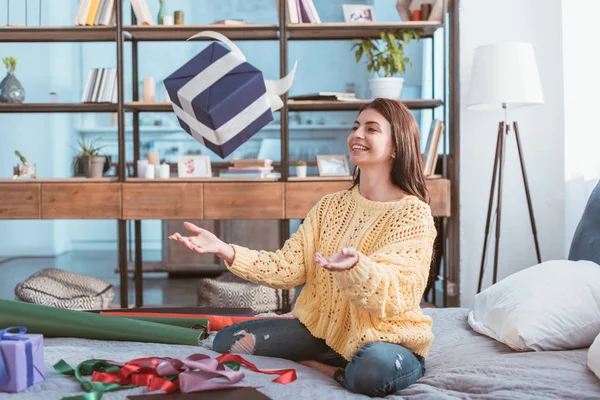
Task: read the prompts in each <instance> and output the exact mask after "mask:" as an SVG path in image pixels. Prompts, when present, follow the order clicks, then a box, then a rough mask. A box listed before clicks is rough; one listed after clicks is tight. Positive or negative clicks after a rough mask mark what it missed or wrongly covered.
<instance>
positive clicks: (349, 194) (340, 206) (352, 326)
mask: <svg viewBox="0 0 600 400" xmlns="http://www.w3.org/2000/svg"><path fill="white" fill-rule="evenodd" d="M435 236H436V230H435V227H434V223H433V218H432V216H431V211H430V208H429V206H428V205H427V204H426V203H424V202H422V201H420V200H419V199H417V198H416V197H407V198H405V199H403V200H400V201H395V202H377V201H372V200H369V199H367V198H365V197H363V196H362V195H361V194H360V192H359V190H358V186H355V187H354V188H353V189H351V190H345V191H341V192H337V193H333V194H329V195H326V196H324V197H323V198H322V199H321V200H320V201H319V203H317V204H316V205H315V206H314V207H313V208H312V210H311V211H310V212H309V213H308V215H307V217H306V219H305V220H304V222H303V223H302V225H301V226H300V228H299V229H298V230H297V231H296V233H294V234H293V235H292V236H291V237H290V238H289V239H288V240H287V241H286V243H285V244H284V246H283V247H282V248H281V249H280V250H277V251H275V252H267V251H257V250H250V249H247V248H245V247H241V246H237V245H232V246H233V248H234V250H235V260H234V262H233V264H232V265H229V264H227V263H226V265H227V267H228V268H229V270H231V271H232V272H233V273H234V274H236V275H238V276H240V277H242V278H244V279H246V280H249V281H251V282H254V283H257V284H261V285H265V286H269V287H272V288H279V289H289V288H292V287H294V286H297V285H300V284H302V283H305V286H304V288H303V289H302V292H301V294H300V296H299V298H298V300H297V302H296V304H295V306H294V310H293V311H292V314H293V315H294V316H295V317H296V318H298V319H299V320H300V321H301V322H302V323H303V324H304V325H305V326H306V327H307V328H308V330H309V331H310V332H311V334H312V335H313V336H315V337H317V338H321V339H324V340H325V342H326V343H327V344H328V345H329V346H330V347H331V348H332V349H334V350H335V351H336V352H338V353H339V354H341V355H342V356H343V357H344V358H345V359H347V360H350V359H351V358H352V356H353V355H354V354H355V353H356V351H358V349H359V348H361V347H362V346H364V345H365V344H367V343H370V342H391V343H398V344H400V345H402V346H404V347H406V348H407V349H409V350H411V351H413V352H414V353H416V354H419V355H422V356H427V354H428V352H429V349H430V347H431V343H432V341H433V334H432V332H431V325H432V321H431V318H430V317H428V316H426V315H424V314H423V313H422V312H421V308H420V306H419V304H420V301H421V298H422V295H423V292H424V290H425V285H426V284H427V278H428V275H429V264H430V261H431V256H432V249H433V241H434V239H435ZM343 247H354V248H355V249H356V250H357V251H358V262H357V263H356V265H355V266H354V267H353V268H351V269H350V270H347V271H342V272H330V271H327V270H325V269H323V268H321V267H320V266H319V265H318V264H316V263H315V262H314V254H315V252H319V253H321V255H322V256H323V257H325V258H327V257H328V256H330V255H332V254H335V253H337V252H339V251H341V249H342V248H343Z"/></svg>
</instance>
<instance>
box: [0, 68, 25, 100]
mask: <svg viewBox="0 0 600 400" xmlns="http://www.w3.org/2000/svg"><path fill="white" fill-rule="evenodd" d="M24 100H25V89H23V85H21V82H19V80H18V79H17V77H16V76H15V74H14V72H8V73H7V74H6V77H4V79H2V82H0V102H2V103H23V101H24Z"/></svg>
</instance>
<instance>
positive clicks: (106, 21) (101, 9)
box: [75, 0, 117, 26]
mask: <svg viewBox="0 0 600 400" xmlns="http://www.w3.org/2000/svg"><path fill="white" fill-rule="evenodd" d="M115 1H116V0H79V5H78V6H77V13H76V15H75V25H78V26H113V25H114V24H115V19H116V13H117V10H116V8H115V7H116V5H115Z"/></svg>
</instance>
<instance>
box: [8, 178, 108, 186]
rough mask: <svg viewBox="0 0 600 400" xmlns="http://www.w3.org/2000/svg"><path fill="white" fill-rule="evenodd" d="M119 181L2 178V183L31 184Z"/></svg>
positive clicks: (101, 179)
mask: <svg viewBox="0 0 600 400" xmlns="http://www.w3.org/2000/svg"><path fill="white" fill-rule="evenodd" d="M111 182H119V179H118V178H40V179H0V183H1V184H14V185H29V184H32V183H33V184H45V183H72V184H81V183H85V184H89V183H111Z"/></svg>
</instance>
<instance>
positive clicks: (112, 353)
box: [0, 308, 600, 400]
mask: <svg viewBox="0 0 600 400" xmlns="http://www.w3.org/2000/svg"><path fill="white" fill-rule="evenodd" d="M424 312H425V313H426V314H429V315H431V316H432V318H433V321H434V324H433V330H434V333H435V335H436V337H435V340H434V343H433V347H432V349H431V352H430V355H429V357H428V359H427V363H426V368H427V372H426V374H425V376H424V377H423V378H421V379H420V380H419V381H418V382H417V383H416V384H414V385H413V386H411V387H409V388H407V389H405V390H403V391H401V392H398V393H396V394H395V395H393V396H388V398H391V399H593V398H600V380H599V379H598V378H596V376H595V375H594V374H593V373H592V372H591V371H590V370H589V368H588V367H587V364H586V361H587V349H579V350H570V351H553V352H537V353H536V352H526V353H523V352H516V351H514V350H512V349H510V348H509V347H507V346H505V345H504V344H502V343H499V342H497V341H495V340H493V339H490V338H488V337H486V336H483V335H480V334H478V333H476V332H474V331H473V330H472V329H471V328H470V326H469V325H468V323H467V314H468V310H467V309H465V308H447V309H424ZM212 337H213V336H212V335H211V337H210V338H208V339H206V340H205V341H203V343H202V346H200V347H194V346H174V345H164V344H156V343H132V342H110V341H98V340H86V339H72V338H47V339H46V340H45V342H44V344H45V365H46V371H47V373H46V381H45V382H43V383H41V384H39V385H36V386H34V387H31V388H29V390H27V391H25V392H21V393H17V394H0V399H7V400H8V399H24V400H25V399H36V400H37V399H60V398H62V397H65V396H72V395H77V394H82V393H83V392H82V391H81V390H80V387H79V384H78V383H77V381H76V380H75V379H74V378H72V377H66V376H63V375H60V374H58V373H57V372H55V371H54V369H53V368H52V365H53V364H54V363H55V362H57V361H58V360H60V359H61V358H62V359H64V360H65V361H67V362H68V363H70V364H71V365H73V366H74V365H76V364H77V363H79V362H81V361H83V360H86V359H90V358H97V359H110V360H116V361H128V360H131V359H134V358H138V357H145V356H170V357H177V358H185V357H186V356H188V355H190V354H192V353H204V354H208V355H211V356H213V357H214V356H216V355H217V353H215V352H213V351H212V350H211V343H212ZM244 357H246V358H247V359H248V360H249V361H250V362H252V363H254V364H256V365H257V366H258V367H259V368H264V369H282V368H296V371H297V373H298V380H297V381H295V382H293V383H291V384H288V385H281V384H277V383H272V382H271V380H272V379H273V376H269V375H263V374H259V373H255V372H252V371H248V370H246V369H244V372H245V373H246V377H245V378H244V380H243V381H242V382H246V383H251V384H256V385H263V387H262V388H260V389H259V390H260V391H261V392H262V393H264V394H265V395H267V396H268V397H270V398H272V399H302V398H306V399H361V398H367V397H366V396H360V395H355V394H352V393H350V392H348V391H346V390H344V389H343V388H341V387H340V386H339V385H338V384H337V383H336V382H334V381H333V380H332V379H329V378H327V377H326V376H324V375H322V374H321V373H319V372H317V371H314V370H312V369H310V368H307V367H304V366H302V365H299V364H296V363H293V362H290V361H286V360H281V359H269V358H265V357H256V356H244ZM144 392H145V389H144V388H136V389H131V390H123V391H118V392H111V393H106V394H105V395H104V397H103V399H126V398H127V396H128V395H132V394H141V393H144Z"/></svg>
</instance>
